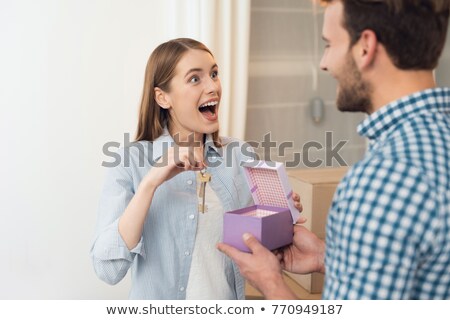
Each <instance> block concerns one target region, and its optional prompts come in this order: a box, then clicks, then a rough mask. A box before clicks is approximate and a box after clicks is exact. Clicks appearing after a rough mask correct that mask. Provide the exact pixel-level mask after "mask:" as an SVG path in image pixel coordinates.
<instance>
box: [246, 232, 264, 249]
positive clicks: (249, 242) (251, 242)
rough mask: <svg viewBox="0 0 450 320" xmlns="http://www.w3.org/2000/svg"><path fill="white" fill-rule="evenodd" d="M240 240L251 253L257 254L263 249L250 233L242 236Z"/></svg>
mask: <svg viewBox="0 0 450 320" xmlns="http://www.w3.org/2000/svg"><path fill="white" fill-rule="evenodd" d="M242 239H244V243H245V245H246V246H247V247H248V248H249V249H250V250H251V251H252V252H257V251H259V250H261V249H265V248H264V247H263V245H262V244H261V243H260V242H259V241H258V239H256V238H255V237H254V236H253V235H251V234H250V233H244V235H243V236H242Z"/></svg>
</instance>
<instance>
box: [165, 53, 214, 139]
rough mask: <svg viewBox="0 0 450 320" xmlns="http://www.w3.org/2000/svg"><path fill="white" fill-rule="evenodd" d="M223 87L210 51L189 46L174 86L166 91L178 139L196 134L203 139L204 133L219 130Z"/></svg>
mask: <svg viewBox="0 0 450 320" xmlns="http://www.w3.org/2000/svg"><path fill="white" fill-rule="evenodd" d="M221 94H222V87H221V84H220V80H219V77H218V66H217V64H216V62H215V61H214V58H213V57H212V56H211V55H210V54H209V53H208V52H206V51H203V50H197V49H189V50H188V51H186V52H185V54H184V55H183V57H182V58H181V59H180V61H179V62H178V65H177V66H176V68H175V76H174V77H173V78H172V81H171V82H170V90H169V92H167V93H165V95H166V99H167V102H168V104H167V105H165V106H163V107H164V108H167V109H168V110H169V113H170V119H171V120H170V123H169V130H170V133H171V135H172V136H173V137H174V138H176V137H175V135H176V134H179V137H178V139H176V140H178V141H187V140H188V137H189V136H190V135H191V134H194V137H192V136H191V139H192V138H195V141H201V139H202V138H203V134H205V133H213V132H216V131H217V130H219V121H218V110H219V103H220V97H221Z"/></svg>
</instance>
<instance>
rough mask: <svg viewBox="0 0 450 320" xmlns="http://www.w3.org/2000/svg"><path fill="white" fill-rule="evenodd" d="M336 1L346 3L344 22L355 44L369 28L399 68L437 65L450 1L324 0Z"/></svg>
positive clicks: (408, 68) (416, 68)
mask: <svg viewBox="0 0 450 320" xmlns="http://www.w3.org/2000/svg"><path fill="white" fill-rule="evenodd" d="M334 1H342V3H343V5H344V21H343V22H342V23H343V26H344V28H345V29H346V30H347V31H348V32H349V34H350V38H351V43H350V45H351V46H353V45H354V44H355V43H356V42H357V41H358V40H359V38H360V36H361V33H362V32H363V31H364V30H367V29H369V30H372V31H373V32H375V34H376V36H377V39H378V41H379V42H380V43H382V44H383V45H384V47H385V48H386V51H387V53H388V54H389V56H390V58H391V59H392V62H393V63H394V65H395V66H396V67H397V68H399V69H404V70H432V69H434V68H436V66H437V63H438V60H439V57H440V55H441V53H442V50H443V48H444V45H445V39H446V36H447V26H448V19H449V8H450V0H322V2H324V3H331V2H334Z"/></svg>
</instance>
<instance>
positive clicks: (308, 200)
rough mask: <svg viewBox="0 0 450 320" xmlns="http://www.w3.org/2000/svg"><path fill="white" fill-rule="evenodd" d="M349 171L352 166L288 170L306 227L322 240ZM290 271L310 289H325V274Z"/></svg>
mask: <svg viewBox="0 0 450 320" xmlns="http://www.w3.org/2000/svg"><path fill="white" fill-rule="evenodd" d="M347 171H348V167H341V168H326V169H302V170H289V171H288V176H289V183H290V185H291V186H292V189H293V190H294V192H296V193H298V194H299V195H300V198H301V202H302V205H303V212H302V216H304V217H306V219H307V221H306V223H305V224H304V226H305V227H306V228H308V229H309V230H311V231H312V232H314V233H315V234H316V235H317V236H318V237H319V238H321V239H325V229H326V223H327V216H328V211H329V209H330V207H331V202H332V200H333V196H334V193H335V191H336V187H337V185H338V184H339V182H340V181H341V179H342V178H343V177H344V175H345V173H346V172H347ZM287 274H288V275H289V277H291V278H292V279H293V280H295V281H296V282H297V283H299V284H300V285H301V286H302V287H303V288H305V289H306V290H307V291H308V292H310V293H320V292H322V288H323V282H324V276H323V275H322V274H320V273H313V274H310V275H297V274H293V273H289V272H288V273H287Z"/></svg>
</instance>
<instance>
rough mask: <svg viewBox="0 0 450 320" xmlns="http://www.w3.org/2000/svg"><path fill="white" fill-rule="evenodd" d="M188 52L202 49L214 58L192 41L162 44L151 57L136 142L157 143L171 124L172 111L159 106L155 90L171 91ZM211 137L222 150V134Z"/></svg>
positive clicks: (217, 132)
mask: <svg viewBox="0 0 450 320" xmlns="http://www.w3.org/2000/svg"><path fill="white" fill-rule="evenodd" d="M189 49H197V50H203V51H206V52H208V53H209V54H210V55H211V56H213V54H212V53H211V51H210V50H209V49H208V48H207V47H206V46H205V45H204V44H203V43H201V42H199V41H196V40H193V39H189V38H179V39H173V40H170V41H168V42H165V43H163V44H160V45H159V46H158V47H157V48H156V49H155V50H154V51H153V53H152V54H151V55H150V58H149V59H148V62H147V67H146V69H145V80H144V89H143V93H142V100H141V105H140V108H139V120H138V127H137V132H136V141H141V140H147V141H154V140H156V139H157V138H158V137H159V136H161V134H162V133H163V130H164V127H165V126H167V125H168V122H169V120H170V114H169V111H168V110H166V109H164V108H161V107H160V106H159V105H158V104H157V103H156V101H155V88H156V87H158V88H160V89H161V90H163V91H165V92H170V83H171V80H172V78H173V77H174V75H175V68H176V66H177V64H178V62H179V61H180V59H181V58H182V57H183V55H184V54H185V53H186V52H187V51H188V50H189ZM213 57H214V56H213ZM212 138H213V141H214V144H215V145H216V146H217V147H220V145H221V144H220V138H219V131H216V132H214V133H213V134H212Z"/></svg>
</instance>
